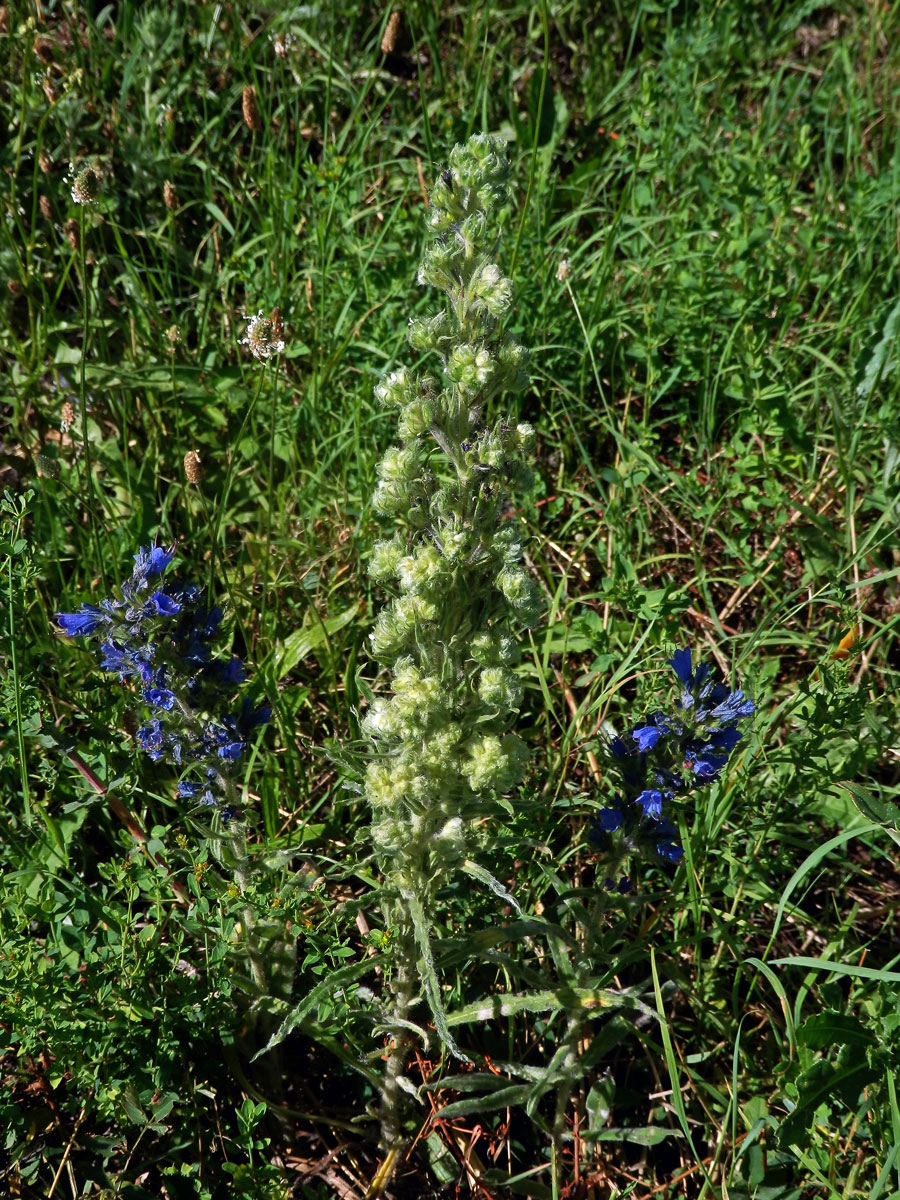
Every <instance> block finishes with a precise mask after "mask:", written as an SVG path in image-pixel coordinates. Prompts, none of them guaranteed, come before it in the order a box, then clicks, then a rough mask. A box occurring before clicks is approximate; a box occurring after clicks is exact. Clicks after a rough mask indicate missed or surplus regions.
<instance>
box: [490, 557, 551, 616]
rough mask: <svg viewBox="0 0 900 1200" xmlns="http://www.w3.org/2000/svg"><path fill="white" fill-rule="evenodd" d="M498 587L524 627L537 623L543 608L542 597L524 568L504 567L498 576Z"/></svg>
mask: <svg viewBox="0 0 900 1200" xmlns="http://www.w3.org/2000/svg"><path fill="white" fill-rule="evenodd" d="M497 586H498V587H499V588H500V591H501V592H502V593H503V595H504V596H505V597H506V600H507V601H508V603H509V604H510V606H511V607H512V608H513V609H514V610H515V613H516V616H518V618H519V620H520V621H522V623H523V624H524V625H532V624H534V623H535V622H536V621H537V619H538V616H539V615H540V612H541V608H542V604H541V595H540V592H539V591H538V589H537V585H536V584H535V583H534V581H533V580H532V579H531V577H530V576H529V575H528V574H527V573H526V572H525V571H524V570H523V569H522V567H504V568H503V569H502V570H501V572H500V574H499V575H498V576H497Z"/></svg>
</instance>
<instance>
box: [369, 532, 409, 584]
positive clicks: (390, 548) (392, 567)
mask: <svg viewBox="0 0 900 1200" xmlns="http://www.w3.org/2000/svg"><path fill="white" fill-rule="evenodd" d="M402 557H403V543H402V542H401V541H400V539H399V538H391V539H390V541H384V542H376V543H375V545H374V546H373V547H372V557H371V558H370V559H369V575H370V577H371V578H372V579H373V580H374V581H375V583H387V582H389V580H391V579H394V578H395V577H396V575H397V569H398V567H399V565H400V559H401V558H402Z"/></svg>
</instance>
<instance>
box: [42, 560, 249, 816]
mask: <svg viewBox="0 0 900 1200" xmlns="http://www.w3.org/2000/svg"><path fill="white" fill-rule="evenodd" d="M134 557H135V566H134V570H133V572H132V574H131V578H130V579H127V580H125V582H124V583H123V584H122V586H121V589H120V595H119V596H118V597H116V596H113V597H109V598H106V599H104V600H101V602H100V603H99V604H83V605H82V606H81V609H80V610H79V611H78V612H76V613H57V616H56V620H57V624H58V625H59V626H60V628H61V629H63V630H64V631H65V632H66V633H67V634H69V635H70V636H71V637H91V638H99V639H101V641H100V651H101V654H102V660H101V664H100V665H101V667H102V668H103V670H104V671H110V672H111V673H113V674H116V675H118V676H119V677H120V678H121V679H123V680H124V679H126V678H133V679H135V680H137V681H138V682H139V684H140V687H141V698H142V700H143V701H144V704H145V705H146V706H147V707H148V708H149V710H150V716H149V719H148V720H146V721H145V723H144V724H143V725H142V726H141V727H140V728H139V729H138V731H137V734H136V738H137V742H138V745H139V746H141V748H142V749H143V750H145V751H146V753H147V754H148V755H149V756H150V758H152V759H153V760H154V762H159V761H167V762H170V763H172V764H174V765H175V766H176V767H179V768H180V769H182V770H183V771H184V772H185V776H184V778H182V779H181V780H180V782H179V784H178V794H179V796H181V797H183V798H187V799H196V800H197V801H198V802H199V803H200V804H203V805H206V806H208V807H210V808H216V809H219V810H220V811H221V815H222V817H223V819H224V820H226V821H227V820H229V819H230V818H231V817H232V816H233V815H234V813H235V810H236V808H237V791H236V787H235V780H234V770H235V766H234V765H235V763H237V761H238V760H239V759H240V758H241V756H242V754H243V752H244V750H245V749H246V747H247V739H248V738H249V737H250V735H251V733H252V731H253V730H254V729H255V728H257V727H258V726H259V725H263V724H265V723H266V722H267V721H268V719H269V717H270V715H271V710H270V709H269V708H268V706H263V707H260V708H256V707H255V706H254V704H253V703H252V701H251V700H250V699H249V698H247V697H245V698H244V700H243V702H242V703H241V706H240V708H239V710H238V711H237V712H236V713H233V712H228V711H226V710H227V708H228V707H230V703H229V702H230V700H231V699H232V698H233V696H234V693H235V690H236V689H237V687H238V686H239V685H240V684H241V683H243V682H244V680H245V679H246V674H245V672H244V668H243V664H242V663H241V660H240V659H239V658H238V657H237V656H236V655H231V656H229V658H228V659H221V658H216V657H214V656H213V653H212V649H211V643H212V641H213V639H214V638H215V636H216V633H217V631H218V627H219V624H220V622H221V620H222V610H221V609H220V608H218V607H214V608H211V609H208V608H206V607H205V605H204V604H203V602H202V596H203V593H202V589H201V588H199V587H198V586H197V585H196V584H194V583H185V582H184V581H182V580H180V579H178V578H174V577H173V578H169V579H166V580H165V581H162V580H160V586H156V584H155V583H154V582H151V581H154V580H156V579H157V577H161V576H162V575H163V573H164V572H165V571H166V569H167V568H168V567H169V565H170V563H171V562H172V559H173V557H174V553H173V551H172V550H166V549H164V548H163V547H162V546H151V547H149V548H147V549H144V548H143V547H141V548H140V549H139V550H138V553H137V554H136V555H135V556H134Z"/></svg>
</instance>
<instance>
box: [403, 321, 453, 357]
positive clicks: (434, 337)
mask: <svg viewBox="0 0 900 1200" xmlns="http://www.w3.org/2000/svg"><path fill="white" fill-rule="evenodd" d="M446 323H447V314H446V313H445V312H439V313H435V315H434V316H433V317H413V318H412V319H411V320H410V322H409V329H408V330H407V333H406V337H407V340H408V342H409V344H410V345H411V346H412V348H413V349H414V350H434V351H436V352H437V353H438V354H443V353H444V350H445V349H446V348H447V347H448V345H449V343H450V336H449V333H448V332H447V331H446V330H445V328H444V327H445V325H446Z"/></svg>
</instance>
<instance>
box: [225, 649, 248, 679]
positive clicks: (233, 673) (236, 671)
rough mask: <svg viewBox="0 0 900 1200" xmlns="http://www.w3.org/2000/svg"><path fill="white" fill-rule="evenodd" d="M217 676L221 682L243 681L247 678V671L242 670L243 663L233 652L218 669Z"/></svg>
mask: <svg viewBox="0 0 900 1200" xmlns="http://www.w3.org/2000/svg"><path fill="white" fill-rule="evenodd" d="M219 678H220V679H221V680H222V682H223V683H243V682H244V680H245V679H246V678H247V672H246V671H245V670H244V664H243V663H242V662H241V660H240V659H239V658H238V657H237V655H236V654H233V655H232V656H231V658H230V659H229V660H228V662H227V663H225V665H224V666H222V667H220V669H219Z"/></svg>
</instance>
